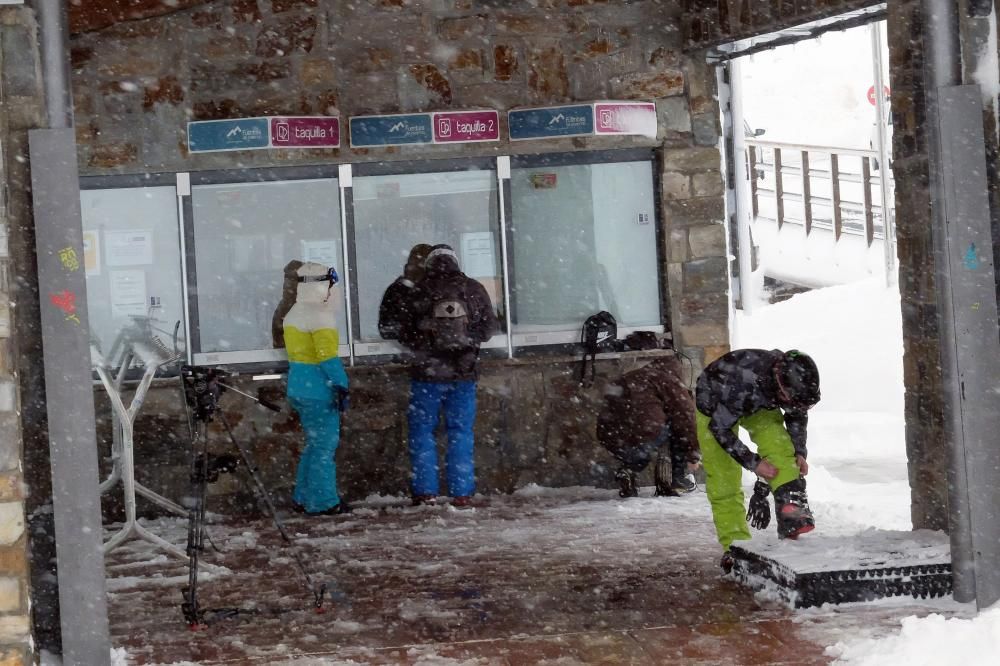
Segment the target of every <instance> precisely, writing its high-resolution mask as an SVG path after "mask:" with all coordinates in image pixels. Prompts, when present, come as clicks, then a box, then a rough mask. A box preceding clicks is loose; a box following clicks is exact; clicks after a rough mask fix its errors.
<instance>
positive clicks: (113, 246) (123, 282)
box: [78, 187, 185, 362]
mask: <svg viewBox="0 0 1000 666" xmlns="http://www.w3.org/2000/svg"><path fill="white" fill-rule="evenodd" d="M80 204H81V212H82V214H83V241H84V256H83V257H82V258H79V260H78V261H79V264H80V265H81V266H82V267H83V268H84V270H85V271H86V276H87V315H88V317H89V319H90V329H91V331H92V332H93V334H94V335H95V336H96V338H97V340H98V342H99V344H100V348H101V352H102V353H103V354H104V355H105V356H106V357H108V358H107V360H108V361H109V362H115V359H112V358H110V354H111V353H112V346H113V345H114V342H115V338H116V337H117V336H118V333H119V332H120V331H121V330H122V329H123V328H125V327H126V326H128V325H130V324H131V323H135V322H137V321H138V322H144V321H145V318H146V317H149V320H148V321H149V323H150V325H151V326H152V332H153V334H155V335H156V336H157V337H159V338H160V339H161V340H162V341H163V342H164V343H165V344H166V345H167V346H168V347H171V348H172V346H173V335H174V327H175V325H176V323H177V322H181V326H180V328H179V329H178V333H177V335H178V347H179V348H181V349H185V341H184V329H185V327H184V323H183V318H184V302H183V300H182V299H183V297H184V288H183V285H182V283H181V252H180V236H179V233H180V232H179V230H178V226H177V195H176V190H175V189H174V188H173V187H141V188H123V189H106V190H83V191H81V192H80Z"/></svg>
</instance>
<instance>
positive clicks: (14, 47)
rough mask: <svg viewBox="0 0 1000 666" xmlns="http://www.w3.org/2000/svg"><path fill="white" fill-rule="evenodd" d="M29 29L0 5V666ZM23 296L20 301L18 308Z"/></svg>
mask: <svg viewBox="0 0 1000 666" xmlns="http://www.w3.org/2000/svg"><path fill="white" fill-rule="evenodd" d="M35 30H36V28H35V23H34V19H33V16H32V14H31V12H29V11H28V10H26V9H24V8H23V7H17V8H14V7H0V238H2V242H0V664H21V663H30V660H31V656H30V655H31V643H30V641H31V636H30V631H31V629H30V621H29V604H28V596H29V592H30V582H29V574H28V556H27V550H28V548H27V542H28V538H27V530H26V529H25V499H26V495H27V493H26V488H25V484H24V478H23V475H22V472H21V470H22V444H23V443H24V439H22V432H21V423H22V416H23V415H24V414H25V411H27V412H30V411H31V406H30V405H26V404H25V403H27V402H30V401H27V400H22V397H21V395H22V392H21V390H20V389H21V387H20V386H19V382H18V379H19V375H20V376H21V378H22V379H23V377H24V370H25V369H24V367H23V365H22V364H24V359H25V358H26V356H30V354H31V353H32V351H33V350H32V345H31V343H30V342H29V343H28V344H21V342H22V340H24V338H23V337H22V336H21V335H20V333H21V331H22V329H23V327H24V326H26V325H28V326H30V322H32V321H33V319H32V316H33V315H35V316H37V307H33V306H32V304H31V302H30V300H31V299H30V297H29V298H24V297H25V293H24V290H23V289H21V288H20V287H19V283H18V281H17V279H16V278H17V277H18V276H20V275H23V274H24V273H23V272H22V271H23V270H25V266H26V265H30V264H31V263H32V262H31V260H30V259H28V258H26V257H25V255H24V253H22V252H21V250H22V248H23V247H24V246H23V243H24V228H25V227H26V226H27V227H30V219H31V213H30V199H29V197H30V192H29V191H30V187H29V186H28V185H29V183H30V177H29V174H28V168H27V160H26V157H27V154H28V141H27V130H28V129H30V128H34V127H38V126H39V124H40V121H41V118H42V113H43V110H44V109H43V107H42V104H41V94H40V93H41V89H40V81H41V78H40V68H39V63H38V46H37V40H36V36H35ZM32 256H33V253H32ZM22 298H24V300H25V301H27V302H25V303H24V308H23V310H22V307H21V304H22ZM15 301H17V304H18V307H17V310H16V316H15V314H14V313H15V310H14V307H13V305H14V302H15ZM15 330H16V331H17V332H18V335H13V333H14V331H15ZM28 374H29V375H30V374H31V373H30V371H29V372H28ZM44 445H45V444H44V440H43V446H44ZM43 492H44V489H43Z"/></svg>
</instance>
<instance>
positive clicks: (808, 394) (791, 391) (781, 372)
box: [774, 349, 820, 409]
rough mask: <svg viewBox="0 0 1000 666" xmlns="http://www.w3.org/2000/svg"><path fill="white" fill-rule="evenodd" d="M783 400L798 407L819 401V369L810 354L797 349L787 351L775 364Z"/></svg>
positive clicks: (810, 405)
mask: <svg viewBox="0 0 1000 666" xmlns="http://www.w3.org/2000/svg"><path fill="white" fill-rule="evenodd" d="M774 377H775V379H776V380H777V382H778V395H779V396H780V398H781V402H782V403H784V404H786V405H788V406H789V407H794V408H797V409H809V408H810V407H812V406H813V405H815V404H816V403H817V402H819V396H820V393H819V369H818V368H817V367H816V362H815V361H814V360H812V357H810V356H809V355H808V354H803V353H802V352H800V351H798V350H797V349H790V350H788V351H787V352H785V353H784V354H783V355H782V357H781V359H780V360H779V361H778V363H777V364H775V368H774Z"/></svg>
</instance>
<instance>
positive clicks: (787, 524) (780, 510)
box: [774, 478, 816, 539]
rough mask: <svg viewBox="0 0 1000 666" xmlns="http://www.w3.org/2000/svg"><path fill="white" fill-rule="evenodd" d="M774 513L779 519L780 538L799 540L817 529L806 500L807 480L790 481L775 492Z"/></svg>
mask: <svg viewBox="0 0 1000 666" xmlns="http://www.w3.org/2000/svg"><path fill="white" fill-rule="evenodd" d="M774 512H775V513H776V514H777V518H778V538H780V539H797V538H798V537H799V535H800V534H805V533H806V532H811V531H813V530H814V529H815V528H816V521H815V520H813V515H812V511H811V510H810V509H809V500H808V499H807V498H806V480H805V479H803V478H798V479H795V480H794V481H789V482H788V483H786V484H785V485H783V486H781V487H779V488H777V489H775V491H774Z"/></svg>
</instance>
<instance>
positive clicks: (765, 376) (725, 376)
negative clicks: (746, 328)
mask: <svg viewBox="0 0 1000 666" xmlns="http://www.w3.org/2000/svg"><path fill="white" fill-rule="evenodd" d="M783 355H784V353H783V352H781V351H780V350H777V349H773V350H771V351H768V350H766V349H737V350H735V351H731V352H729V353H728V354H726V355H724V356H722V357H721V358H719V359H717V360H715V361H713V362H712V363H710V364H709V366H708V367H707V368H705V371H704V372H702V373H701V376H700V377H699V378H698V386H697V388H696V389H695V404H696V405H697V407H698V411H699V412H701V413H702V414H704V415H705V416H707V417H709V424H708V429H709V430H710V431H711V432H712V434H713V435H714V436H715V439H716V440H717V441H718V442H719V444H721V445H722V448H723V449H725V450H726V453H728V454H729V455H731V456H732V457H733V459H735V460H736V462H738V463H739V464H740V465H742V466H743V467H745V468H746V469H748V470H750V471H751V472H752V471H754V470H755V469H756V468H757V465H758V464H759V463H760V456H758V455H757V454H756V453H754V452H753V451H751V450H750V449H748V448H747V446H746V444H744V443H743V442H741V441H740V439H739V437H737V436H736V434H735V433H734V432H733V427H734V426H735V425H736V424H737V423H738V422H739V420H740V419H741V418H743V417H744V416H750V415H751V414H754V413H756V412H759V411H760V410H762V409H781V410H782V411H783V412H784V415H785V428H786V429H787V430H788V434H789V435H790V436H791V438H792V445H793V446H794V447H795V453H796V454H797V455H800V456H802V457H803V458H804V457H806V454H807V451H806V424H807V422H808V416H807V415H806V412H804V411H795V410H793V409H790V408H788V407H786V406H784V405H782V404H781V403H780V401H779V399H778V386H777V382H776V380H775V378H774V365H775V363H777V362H778V361H779V360H780V359H781V358H782V357H783Z"/></svg>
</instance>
